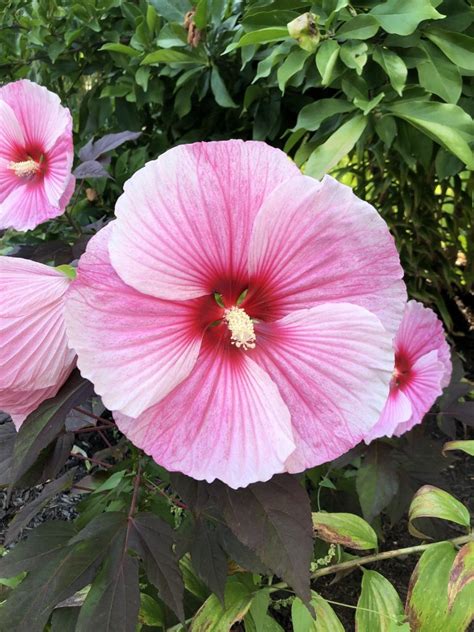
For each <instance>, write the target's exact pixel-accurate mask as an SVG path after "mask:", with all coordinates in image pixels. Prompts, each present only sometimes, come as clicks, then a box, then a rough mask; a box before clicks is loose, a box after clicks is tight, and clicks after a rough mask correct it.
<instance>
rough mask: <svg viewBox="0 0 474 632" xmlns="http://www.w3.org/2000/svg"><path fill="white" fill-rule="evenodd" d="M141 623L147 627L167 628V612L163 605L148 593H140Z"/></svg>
mask: <svg viewBox="0 0 474 632" xmlns="http://www.w3.org/2000/svg"><path fill="white" fill-rule="evenodd" d="M139 619H140V622H142V623H144V624H145V625H146V626H152V627H153V626H158V627H162V628H164V627H166V612H165V607H164V606H163V604H162V603H158V602H157V601H156V600H155V599H153V597H150V595H147V594H146V593H140V613H139Z"/></svg>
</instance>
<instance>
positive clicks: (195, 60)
mask: <svg viewBox="0 0 474 632" xmlns="http://www.w3.org/2000/svg"><path fill="white" fill-rule="evenodd" d="M141 63H142V65H146V64H201V65H207V59H205V58H204V57H200V56H199V55H197V54H194V53H187V52H185V51H181V50H173V49H171V48H163V49H161V50H156V51H155V52H154V53H149V54H148V55H147V56H146V57H145V59H143V61H142V62H141Z"/></svg>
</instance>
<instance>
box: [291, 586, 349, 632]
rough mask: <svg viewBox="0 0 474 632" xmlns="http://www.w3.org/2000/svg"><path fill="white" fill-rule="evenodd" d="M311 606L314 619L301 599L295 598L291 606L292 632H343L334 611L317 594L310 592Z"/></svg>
mask: <svg viewBox="0 0 474 632" xmlns="http://www.w3.org/2000/svg"><path fill="white" fill-rule="evenodd" d="M311 605H312V606H313V608H314V612H315V614H316V618H315V619H314V618H313V617H312V616H311V613H310V612H309V610H308V608H307V607H306V606H305V605H304V603H303V602H302V601H301V599H298V598H296V599H295V600H294V601H293V604H292V606H291V622H292V624H293V632H344V628H343V627H342V624H341V622H340V621H339V618H338V617H337V615H336V613H335V612H334V610H333V609H332V608H331V606H330V605H329V604H328V602H327V601H326V600H325V599H323V598H322V597H321V596H320V595H318V593H316V592H314V590H312V591H311Z"/></svg>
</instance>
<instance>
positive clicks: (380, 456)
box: [356, 119, 399, 522]
mask: <svg viewBox="0 0 474 632" xmlns="http://www.w3.org/2000/svg"><path fill="white" fill-rule="evenodd" d="M392 121H393V119H392ZM398 487H399V479H398V474H397V468H396V467H395V463H394V462H393V460H392V458H391V450H390V448H388V447H387V446H385V445H383V444H379V443H378V442H376V443H373V444H372V445H371V446H370V447H369V449H368V451H367V454H366V456H365V458H364V460H363V461H362V464H361V466H360V468H359V470H358V472H357V478H356V489H357V494H358V496H359V502H360V506H361V508H362V514H363V516H364V518H365V519H366V520H368V522H372V520H373V519H374V518H375V517H376V516H378V515H379V514H380V512H381V511H382V510H383V509H385V507H387V505H388V504H389V503H390V501H391V500H392V498H393V497H394V496H395V495H396V493H397V492H398Z"/></svg>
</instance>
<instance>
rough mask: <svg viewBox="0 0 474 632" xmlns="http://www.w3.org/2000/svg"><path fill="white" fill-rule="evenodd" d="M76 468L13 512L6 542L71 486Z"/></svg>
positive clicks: (11, 539) (52, 482)
mask: <svg viewBox="0 0 474 632" xmlns="http://www.w3.org/2000/svg"><path fill="white" fill-rule="evenodd" d="M76 469H77V468H75V467H73V468H72V469H70V470H68V471H67V472H66V473H65V474H63V475H62V476H61V478H58V479H57V480H55V481H51V483H48V484H47V485H45V486H44V488H43V490H42V492H41V494H39V496H36V498H34V499H33V500H32V501H31V502H29V503H28V504H27V505H25V506H24V507H23V508H22V509H21V511H19V512H18V513H16V514H15V517H14V518H13V520H12V521H11V522H10V524H9V525H8V530H7V533H6V535H5V543H6V544H9V543H10V542H12V541H13V540H14V539H15V538H16V537H17V536H18V535H19V533H20V531H21V530H22V529H24V528H25V527H26V526H27V525H28V523H29V522H30V520H31V519H32V518H34V516H36V514H37V513H38V512H40V511H41V510H42V509H43V508H44V507H46V505H47V504H48V503H49V501H50V500H51V499H52V498H54V497H55V496H57V495H58V494H59V493H60V492H62V491H64V490H65V489H70V488H71V485H72V482H73V480H74V475H75V473H76ZM22 570H24V569H22Z"/></svg>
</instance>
